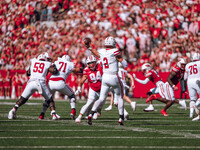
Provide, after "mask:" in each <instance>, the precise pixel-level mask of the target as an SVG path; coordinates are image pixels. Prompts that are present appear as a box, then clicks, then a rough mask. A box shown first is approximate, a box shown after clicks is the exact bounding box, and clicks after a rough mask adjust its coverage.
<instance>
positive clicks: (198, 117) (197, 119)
mask: <svg viewBox="0 0 200 150" xmlns="http://www.w3.org/2000/svg"><path fill="white" fill-rule="evenodd" d="M192 121H200V115H198V116H197V117H195V118H194V119H192Z"/></svg>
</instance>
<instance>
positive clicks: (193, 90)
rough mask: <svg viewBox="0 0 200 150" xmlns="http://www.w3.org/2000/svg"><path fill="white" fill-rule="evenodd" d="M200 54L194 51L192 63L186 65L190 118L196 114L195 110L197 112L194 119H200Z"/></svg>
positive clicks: (185, 76) (185, 77)
mask: <svg viewBox="0 0 200 150" xmlns="http://www.w3.org/2000/svg"><path fill="white" fill-rule="evenodd" d="M199 59H200V55H199V53H194V54H193V55H192V57H191V61H192V62H190V63H188V64H187V65H186V67H185V75H184V79H185V80H186V79H187V86H188V92H189V96H190V118H193V116H194V110H195V111H196V113H197V115H198V116H197V117H196V118H194V119H193V120H192V121H197V120H200V114H199V110H198V108H197V107H198V105H199V103H200V99H197V93H198V95H200V61H199Z"/></svg>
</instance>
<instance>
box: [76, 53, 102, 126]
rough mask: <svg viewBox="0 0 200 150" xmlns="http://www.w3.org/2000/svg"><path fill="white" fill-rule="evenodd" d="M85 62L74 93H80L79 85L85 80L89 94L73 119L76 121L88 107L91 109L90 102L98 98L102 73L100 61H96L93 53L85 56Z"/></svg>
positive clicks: (78, 120)
mask: <svg viewBox="0 0 200 150" xmlns="http://www.w3.org/2000/svg"><path fill="white" fill-rule="evenodd" d="M86 63H87V67H86V68H85V69H84V70H83V76H82V78H81V81H80V82H79V84H78V89H77V91H76V92H75V95H77V94H79V93H81V87H82V85H83V84H84V82H85V81H86V80H88V82H89V94H88V100H87V103H86V104H85V105H84V106H83V107H82V108H81V110H80V114H79V116H78V117H77V118H76V120H75V121H76V122H77V123H80V122H81V118H82V116H83V115H84V114H85V112H86V111H87V110H88V109H91V107H92V104H94V102H95V101H96V100H97V99H99V95H100V89H101V77H102V74H103V70H102V66H101V63H97V59H96V58H95V56H93V55H90V56H88V57H87V60H86ZM93 119H94V116H93ZM95 119H96V118H95Z"/></svg>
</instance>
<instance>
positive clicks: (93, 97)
mask: <svg viewBox="0 0 200 150" xmlns="http://www.w3.org/2000/svg"><path fill="white" fill-rule="evenodd" d="M96 93H97V92H95V91H94V90H92V89H91V88H90V89H89V95H88V100H87V103H86V104H85V105H84V106H83V107H82V108H81V110H80V114H79V116H78V117H77V118H76V120H75V121H76V122H78V123H79V122H81V118H82V116H83V115H84V114H85V112H86V111H87V110H88V109H89V108H90V107H91V106H92V104H93V103H94V101H95V100H96V99H97V98H98V97H99V96H97V94H96Z"/></svg>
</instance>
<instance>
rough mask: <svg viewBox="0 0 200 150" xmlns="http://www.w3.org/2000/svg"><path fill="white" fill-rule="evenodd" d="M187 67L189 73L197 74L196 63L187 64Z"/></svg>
mask: <svg viewBox="0 0 200 150" xmlns="http://www.w3.org/2000/svg"><path fill="white" fill-rule="evenodd" d="M189 69H190V74H197V73H198V69H197V64H195V65H193V66H189Z"/></svg>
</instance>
